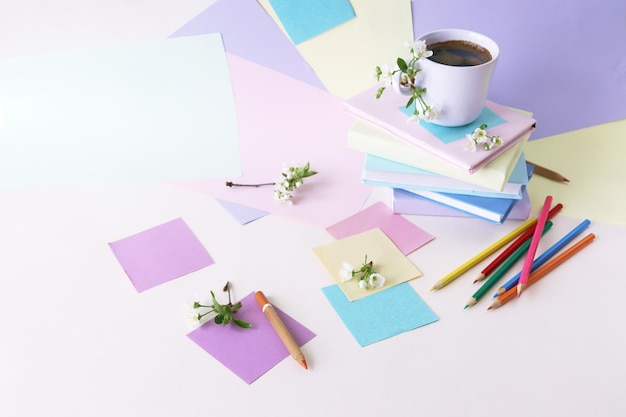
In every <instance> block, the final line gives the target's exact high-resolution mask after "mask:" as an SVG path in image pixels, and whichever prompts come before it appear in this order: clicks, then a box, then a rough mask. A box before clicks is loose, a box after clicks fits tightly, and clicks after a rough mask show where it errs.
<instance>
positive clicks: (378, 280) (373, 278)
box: [368, 272, 385, 288]
mask: <svg viewBox="0 0 626 417" xmlns="http://www.w3.org/2000/svg"><path fill="white" fill-rule="evenodd" d="M368 284H369V286H370V287H372V288H381V287H382V286H383V285H385V277H383V276H382V275H380V274H379V273H377V272H374V273H373V274H372V275H370V279H369V282H368Z"/></svg>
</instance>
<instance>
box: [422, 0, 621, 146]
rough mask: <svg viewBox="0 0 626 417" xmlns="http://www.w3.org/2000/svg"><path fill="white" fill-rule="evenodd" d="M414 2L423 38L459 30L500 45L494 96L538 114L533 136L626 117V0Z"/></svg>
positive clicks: (491, 90) (493, 86)
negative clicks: (438, 31) (436, 32)
mask: <svg viewBox="0 0 626 417" xmlns="http://www.w3.org/2000/svg"><path fill="white" fill-rule="evenodd" d="M412 7H413V30H414V34H415V36H416V37H417V36H420V35H421V34H423V33H426V32H429V31H431V30H435V29H441V28H444V27H458V28H463V29H470V30H475V31H477V32H481V33H484V34H485V35H487V36H489V37H491V38H492V39H493V40H495V41H496V42H497V43H498V44H499V46H500V51H501V54H500V58H499V60H498V65H497V66H496V69H495V72H494V75H493V79H492V82H491V87H490V91H489V99H490V100H493V101H496V102H499V103H502V104H505V105H507V106H512V107H516V108H520V109H525V110H528V111H532V112H533V114H534V117H535V118H536V119H537V129H536V131H535V133H533V135H532V137H531V140H532V139H539V138H543V137H546V136H552V135H555V134H558V133H563V132H568V131H572V130H576V129H580V128H583V127H589V126H594V125H597V124H600V123H606V122H611V121H615V120H619V119H622V118H624V117H626V54H624V51H625V50H626V18H625V17H624V16H626V2H624V1H623V0H599V1H596V2H588V1H580V0H574V1H569V2H567V3H563V2H562V1H559V0H529V1H523V2H502V1H498V0H477V1H471V2H469V1H462V0H441V1H430V0H413V2H412ZM446 10H449V11H452V10H454V12H453V13H452V12H443V11H446ZM531 28H532V29H531ZM583 57H584V58H583Z"/></svg>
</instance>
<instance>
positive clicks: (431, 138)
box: [345, 86, 535, 173]
mask: <svg viewBox="0 0 626 417" xmlns="http://www.w3.org/2000/svg"><path fill="white" fill-rule="evenodd" d="M377 90H378V86H375V87H374V88H370V89H367V90H365V91H363V92H362V93H360V94H357V95H356V96H354V97H352V98H350V99H348V100H347V101H346V102H345V105H346V111H347V112H348V113H350V114H352V115H354V116H355V117H357V118H359V119H361V120H363V121H366V122H368V123H371V124H372V125H374V126H377V127H379V128H380V129H383V130H385V131H387V132H388V133H390V134H392V135H395V136H396V137H397V138H398V139H400V140H402V141H404V142H406V143H407V144H410V145H413V146H415V147H418V148H419V149H421V150H422V151H424V152H427V153H430V154H432V155H433V156H435V157H437V158H439V159H441V160H443V161H446V162H448V163H449V164H450V165H452V166H455V167H456V168H458V169H460V170H462V171H464V172H467V173H473V172H476V171H477V170H478V169H480V168H481V167H483V166H484V165H485V164H487V163H488V162H490V161H493V160H494V159H496V158H497V157H498V156H500V155H501V154H502V153H503V152H505V151H506V150H507V149H510V148H511V147H513V145H515V144H516V143H519V142H521V141H522V140H523V138H524V137H525V136H526V135H528V134H530V133H531V132H532V130H533V129H534V125H535V119H533V118H532V117H530V116H527V115H525V114H522V113H521V112H518V111H515V110H513V109H511V108H509V107H506V106H503V105H500V104H497V103H494V102H492V101H487V103H486V105H485V108H484V109H483V112H482V113H481V115H480V116H479V118H478V119H477V120H476V121H474V122H472V123H470V124H469V125H466V126H460V127H441V126H437V125H434V124H432V123H427V122H423V121H421V122H420V123H419V124H417V123H408V122H407V119H408V116H407V113H406V111H404V110H405V104H406V97H405V96H401V95H399V94H395V93H394V92H393V91H388V92H386V93H385V94H383V95H382V96H381V97H380V98H379V99H376V91H377ZM482 123H486V124H487V125H488V129H487V132H488V134H489V135H496V136H500V137H501V138H502V140H503V144H502V146H497V147H494V148H492V149H491V150H489V151H485V150H482V149H478V150H476V151H475V152H471V151H468V150H467V149H465V140H466V139H465V135H466V134H468V133H472V132H473V131H474V129H475V128H476V127H478V126H480V125H481V124H482Z"/></svg>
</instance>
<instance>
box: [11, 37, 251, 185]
mask: <svg viewBox="0 0 626 417" xmlns="http://www.w3.org/2000/svg"><path fill="white" fill-rule="evenodd" d="M240 171H241V168H240V161H239V144H238V134H237V122H236V113H235V104H234V99H233V93H232V87H231V83H230V75H229V72H228V66H227V64H226V59H225V56H224V48H223V45H222V39H221V36H220V35H219V34H209V35H201V36H190V37H183V38H175V39H167V40H161V41H152V42H144V43H138V44H130V45H124V46H116V47H107V48H99V49H90V50H83V51H75V52H69V53H62V54H61V53H60V54H49V55H41V56H31V57H23V58H17V59H11V60H6V61H3V62H0V188H17V187H42V186H57V185H61V186H65V185H89V184H98V183H110V182H114V183H115V182H116V183H119V182H129V181H160V180H173V179H199V178H210V177H216V176H224V175H239V173H240Z"/></svg>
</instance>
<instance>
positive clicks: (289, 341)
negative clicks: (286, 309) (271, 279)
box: [254, 291, 308, 369]
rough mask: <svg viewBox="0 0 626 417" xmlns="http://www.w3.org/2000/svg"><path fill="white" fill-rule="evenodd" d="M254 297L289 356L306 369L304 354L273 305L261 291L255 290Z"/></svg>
mask: <svg viewBox="0 0 626 417" xmlns="http://www.w3.org/2000/svg"><path fill="white" fill-rule="evenodd" d="M254 299H255V300H256V301H257V303H259V306H260V307H261V309H262V310H263V313H264V314H265V317H267V319H268V320H269V322H270V324H271V325H272V327H273V328H274V330H275V331H276V333H277V334H278V337H279V338H280V340H281V341H282V342H283V344H284V345H285V347H286V348H287V351H289V354H290V355H291V357H292V358H293V359H294V360H295V361H296V362H298V363H299V364H300V365H302V367H303V368H304V369H308V366H307V363H306V359H304V355H303V354H302V351H301V350H300V347H299V346H298V343H296V341H295V340H294V338H293V336H291V333H289V330H288V329H287V327H286V326H285V324H284V323H283V321H282V320H281V319H280V317H279V316H278V314H277V313H276V310H275V309H274V306H272V305H271V304H270V303H269V302H268V301H267V299H266V298H265V295H264V294H263V292H261V291H257V292H256V293H255V294H254Z"/></svg>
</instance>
